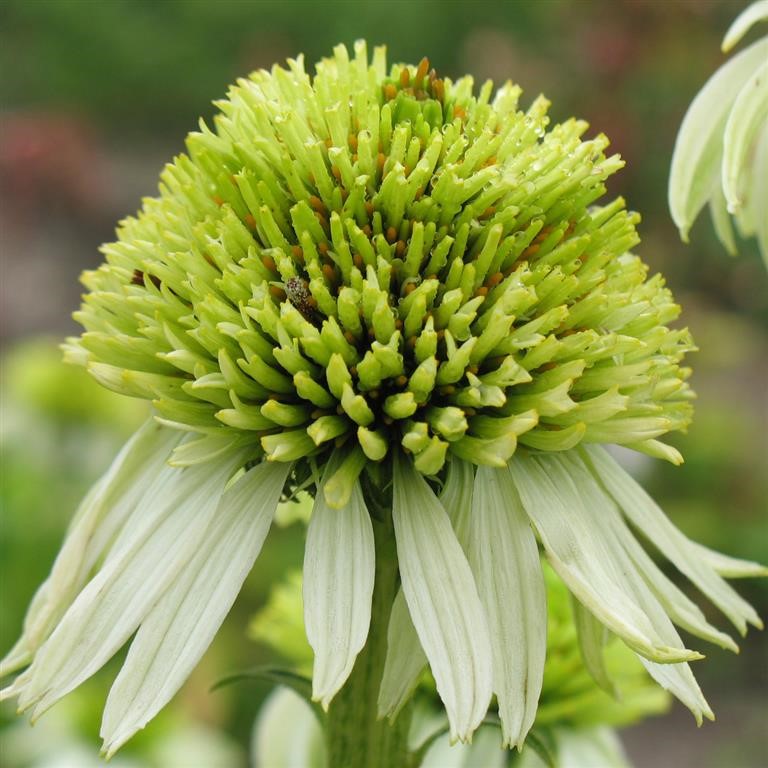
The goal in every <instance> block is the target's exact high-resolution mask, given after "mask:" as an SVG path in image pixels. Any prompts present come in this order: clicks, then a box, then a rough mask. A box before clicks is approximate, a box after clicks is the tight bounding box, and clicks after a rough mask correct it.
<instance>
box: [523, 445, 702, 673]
mask: <svg viewBox="0 0 768 768" xmlns="http://www.w3.org/2000/svg"><path fill="white" fill-rule="evenodd" d="M567 453H569V452H563V453H561V454H558V455H551V456H550V455H535V456H534V455H522V454H521V455H519V456H518V455H517V454H516V455H515V457H514V459H513V461H512V462H510V471H511V472H512V476H513V478H514V480H515V485H516V486H517V490H518V492H519V493H520V498H521V500H522V502H523V506H524V507H525V509H526V512H527V513H528V515H529V517H530V518H531V520H532V521H533V524H534V527H535V528H536V531H537V532H538V535H539V539H540V541H541V543H542V544H543V545H544V549H545V551H546V553H547V558H548V559H549V561H550V563H551V564H552V567H553V568H554V569H555V571H556V572H557V574H558V575H559V576H560V578H561V579H562V580H563V581H564V582H565V583H566V585H567V586H568V588H569V589H570V591H571V592H572V593H573V594H574V596H575V597H576V598H577V599H578V600H579V601H580V602H581V603H582V604H583V605H584V606H586V607H587V608H588V609H589V610H590V611H591V612H592V613H593V614H594V615H595V616H596V617H597V618H598V619H599V620H600V621H601V622H602V623H603V624H605V626H606V627H607V628H608V629H610V630H611V631H612V632H614V633H615V634H617V635H618V636H619V637H621V638H622V640H624V642H625V643H626V644H627V645H629V646H630V647H631V648H632V649H633V650H635V651H637V652H638V653H640V654H642V655H644V656H646V657H648V658H651V659H653V660H654V661H659V662H662V663H669V662H674V661H684V660H690V659H695V658H701V656H700V654H697V653H695V652H693V651H686V650H685V649H683V648H678V647H675V646H673V645H670V644H669V642H667V640H666V639H665V638H664V637H663V636H662V635H661V634H660V633H659V627H658V626H656V625H655V624H654V622H653V621H652V620H651V619H650V617H649V616H648V615H647V613H646V612H645V610H644V609H643V606H641V605H638V604H637V602H635V600H633V599H632V596H631V594H628V590H627V585H626V584H625V580H626V579H625V575H624V570H625V568H626V558H625V557H623V556H622V553H621V552H618V551H616V547H615V545H614V543H613V541H612V540H611V539H610V538H609V537H608V536H607V535H606V530H605V526H604V523H603V522H602V521H601V520H597V519H595V516H594V510H592V509H590V507H589V505H588V504H587V503H586V502H585V500H584V497H583V489H582V488H581V487H579V486H578V485H577V480H576V478H575V476H574V473H573V467H571V466H569V465H568V458H567V455H566V454H567ZM590 478H591V476H590ZM592 484H593V485H594V486H595V487H598V486H597V482H596V481H594V480H592ZM616 515H618V510H616ZM665 616H666V614H665Z"/></svg>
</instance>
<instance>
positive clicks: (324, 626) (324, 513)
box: [304, 459, 376, 709]
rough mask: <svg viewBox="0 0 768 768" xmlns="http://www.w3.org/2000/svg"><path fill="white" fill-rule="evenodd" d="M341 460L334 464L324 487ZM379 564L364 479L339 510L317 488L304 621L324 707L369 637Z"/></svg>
mask: <svg viewBox="0 0 768 768" xmlns="http://www.w3.org/2000/svg"><path fill="white" fill-rule="evenodd" d="M338 466H339V462H337V461H334V460H333V459H332V460H331V462H330V463H329V465H328V467H327V469H326V472H325V478H324V480H323V487H324V486H325V484H326V482H327V481H328V478H330V477H332V476H333V474H334V472H335V471H336V469H338ZM375 565H376V554H375V551H374V543H373V527H372V526H371V517H370V514H369V513H368V508H367V507H366V506H365V501H364V499H363V493H362V491H361V490H360V484H359V482H357V481H355V483H354V485H353V486H352V494H351V496H350V499H349V501H348V502H347V503H346V504H345V505H344V506H343V507H341V508H340V509H332V508H331V507H330V506H328V503H327V502H326V499H325V494H324V493H323V488H320V489H318V492H317V496H316V498H315V506H314V508H313V510H312V517H311V518H310V521H309V528H308V530H307V543H306V546H305V549H304V625H305V627H306V632H307V640H309V644H310V645H311V646H312V649H313V650H314V652H315V664H314V668H313V672H312V698H313V699H314V700H315V701H320V703H321V705H322V706H323V708H324V709H327V708H328V705H329V704H330V702H331V699H332V698H333V697H334V695H335V694H336V692H337V691H338V690H339V688H341V686H342V685H344V683H345V682H346V680H347V678H348V677H349V674H350V672H352V667H353V666H354V664H355V659H356V658H357V654H358V653H359V652H360V651H361V650H362V648H363V646H364V645H365V641H366V639H367V637H368V628H369V626H370V623H371V598H372V596H373V581H374V573H375Z"/></svg>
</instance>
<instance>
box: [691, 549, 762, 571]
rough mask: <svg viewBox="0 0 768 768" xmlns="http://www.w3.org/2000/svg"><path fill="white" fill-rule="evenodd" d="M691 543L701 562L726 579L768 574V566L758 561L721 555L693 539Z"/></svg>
mask: <svg viewBox="0 0 768 768" xmlns="http://www.w3.org/2000/svg"><path fill="white" fill-rule="evenodd" d="M691 544H693V551H694V552H696V554H697V555H698V556H699V558H701V560H702V561H703V562H705V563H706V564H707V565H708V566H709V567H710V568H712V569H714V570H715V571H717V573H719V574H720V575H721V576H725V577H726V578H728V579H745V578H751V577H756V576H768V568H766V567H765V566H764V565H760V563H755V562H752V561H751V560H740V559H739V558H736V557H729V556H728V555H723V554H722V553H720V552H716V551H715V550H714V549H709V547H705V546H704V545H703V544H697V543H696V542H695V541H693V542H691Z"/></svg>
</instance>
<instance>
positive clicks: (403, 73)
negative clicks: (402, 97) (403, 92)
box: [400, 67, 411, 88]
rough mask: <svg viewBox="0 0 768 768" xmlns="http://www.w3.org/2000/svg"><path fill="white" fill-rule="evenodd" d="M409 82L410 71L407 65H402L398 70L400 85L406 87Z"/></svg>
mask: <svg viewBox="0 0 768 768" xmlns="http://www.w3.org/2000/svg"><path fill="white" fill-rule="evenodd" d="M410 84H411V73H410V72H409V71H408V67H403V68H402V69H401V70H400V87H401V88H407V87H408V86H409V85H410Z"/></svg>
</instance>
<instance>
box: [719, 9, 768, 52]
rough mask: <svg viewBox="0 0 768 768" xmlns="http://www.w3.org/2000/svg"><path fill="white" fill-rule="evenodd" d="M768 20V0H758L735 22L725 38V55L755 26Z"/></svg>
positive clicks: (723, 46)
mask: <svg viewBox="0 0 768 768" xmlns="http://www.w3.org/2000/svg"><path fill="white" fill-rule="evenodd" d="M765 19H768V0H758V1H757V2H755V3H752V4H751V5H748V6H747V7H746V8H745V9H744V10H743V11H742V12H741V13H740V14H739V15H738V16H737V17H736V18H735V19H734V20H733V23H732V24H731V26H730V27H728V31H727V32H726V33H725V37H724V38H723V44H722V49H723V52H724V53H727V52H728V51H730V50H731V48H733V46H734V45H736V44H737V43H738V42H739V40H741V38H742V37H744V35H746V34H747V32H749V30H750V28H751V27H752V25H753V24H757V22H758V21H763V20H765Z"/></svg>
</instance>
